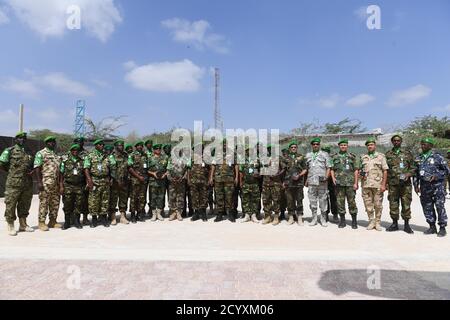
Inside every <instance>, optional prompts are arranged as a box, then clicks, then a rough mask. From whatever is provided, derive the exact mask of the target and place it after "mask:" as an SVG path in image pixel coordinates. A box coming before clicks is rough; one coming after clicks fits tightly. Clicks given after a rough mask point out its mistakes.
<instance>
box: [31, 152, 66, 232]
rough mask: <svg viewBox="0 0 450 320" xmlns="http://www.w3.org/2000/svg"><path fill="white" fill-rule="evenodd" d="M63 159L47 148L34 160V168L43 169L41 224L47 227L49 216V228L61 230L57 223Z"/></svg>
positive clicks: (40, 202) (40, 193)
mask: <svg viewBox="0 0 450 320" xmlns="http://www.w3.org/2000/svg"><path fill="white" fill-rule="evenodd" d="M60 166H61V158H60V157H59V156H58V155H57V154H56V153H55V151H53V150H50V149H49V148H47V147H46V148H45V149H43V150H41V151H39V152H38V153H36V157H35V159H34V168H35V169H36V168H38V167H39V168H41V174H42V183H43V187H44V190H43V191H40V192H39V224H40V225H41V227H43V225H45V219H46V217H47V215H48V216H49V218H50V222H49V228H53V227H55V228H60V227H61V226H60V225H59V224H57V223H56V220H57V218H58V211H59V203H60V194H59V172H60Z"/></svg>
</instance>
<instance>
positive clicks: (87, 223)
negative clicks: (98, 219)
mask: <svg viewBox="0 0 450 320" xmlns="http://www.w3.org/2000/svg"><path fill="white" fill-rule="evenodd" d="M88 225H90V223H89V217H88V214H87V213H86V214H83V226H88Z"/></svg>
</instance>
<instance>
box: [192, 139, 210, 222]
mask: <svg viewBox="0 0 450 320" xmlns="http://www.w3.org/2000/svg"><path fill="white" fill-rule="evenodd" d="M194 149H195V148H194ZM202 150H204V146H203V145H202ZM202 154H203V152H202ZM193 160H194V161H193V162H192V164H191V166H190V168H189V171H188V176H187V181H188V185H189V188H190V189H191V192H192V195H191V197H192V206H193V209H194V215H193V216H192V218H191V221H197V220H199V219H200V217H201V219H202V220H203V221H205V222H206V221H208V217H207V214H206V208H207V207H208V175H209V165H207V164H205V162H204V161H203V159H202V155H201V154H196V153H195V152H194V153H193Z"/></svg>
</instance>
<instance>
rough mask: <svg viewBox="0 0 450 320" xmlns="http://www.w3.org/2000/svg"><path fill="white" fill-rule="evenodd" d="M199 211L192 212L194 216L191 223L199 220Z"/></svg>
mask: <svg viewBox="0 0 450 320" xmlns="http://www.w3.org/2000/svg"><path fill="white" fill-rule="evenodd" d="M198 211H199V210H194V215H193V216H192V218H191V221H198V220H200V216H199V215H198Z"/></svg>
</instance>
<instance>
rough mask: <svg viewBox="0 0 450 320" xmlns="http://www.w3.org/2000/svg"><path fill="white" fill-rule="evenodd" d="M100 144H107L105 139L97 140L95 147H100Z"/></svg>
mask: <svg viewBox="0 0 450 320" xmlns="http://www.w3.org/2000/svg"><path fill="white" fill-rule="evenodd" d="M99 144H103V145H104V144H105V141H104V140H103V139H97V140H95V141H94V146H96V145H99Z"/></svg>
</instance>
